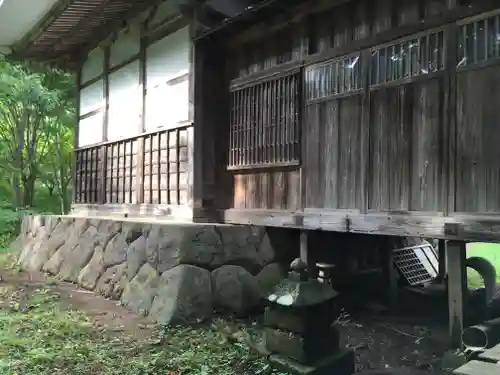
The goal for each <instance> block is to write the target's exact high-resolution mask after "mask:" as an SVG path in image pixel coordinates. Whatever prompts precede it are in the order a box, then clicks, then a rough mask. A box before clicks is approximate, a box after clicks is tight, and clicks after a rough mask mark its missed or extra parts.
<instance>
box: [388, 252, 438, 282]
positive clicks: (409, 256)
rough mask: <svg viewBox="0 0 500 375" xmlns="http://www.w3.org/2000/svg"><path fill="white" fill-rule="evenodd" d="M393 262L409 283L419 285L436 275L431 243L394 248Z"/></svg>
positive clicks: (434, 255)
mask: <svg viewBox="0 0 500 375" xmlns="http://www.w3.org/2000/svg"><path fill="white" fill-rule="evenodd" d="M393 251H394V264H395V266H396V268H397V269H398V270H399V272H401V274H402V275H403V277H404V278H405V279H406V281H407V282H408V284H410V285H412V286H413V285H421V284H424V283H427V282H430V281H432V280H433V279H434V278H436V277H437V275H438V267H439V266H438V260H437V256H436V253H435V252H434V249H433V248H432V246H431V245H429V244H425V245H420V246H413V247H406V248H402V249H395V250H393Z"/></svg>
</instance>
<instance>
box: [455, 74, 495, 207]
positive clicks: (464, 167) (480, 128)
mask: <svg viewBox="0 0 500 375" xmlns="http://www.w3.org/2000/svg"><path fill="white" fill-rule="evenodd" d="M499 96H500V72H499V71H498V68H497V67H488V68H484V69H481V70H473V71H467V72H461V73H459V75H458V79H457V145H456V148H457V149H456V157H457V161H456V171H457V173H456V182H457V185H456V201H457V207H456V210H457V212H500V164H499V163H498V145H499V144H500V132H499V131H498V117H499V115H500V109H499V108H500V107H499V106H498V103H497V100H496V98H498V97H499Z"/></svg>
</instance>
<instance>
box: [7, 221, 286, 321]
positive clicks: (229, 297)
mask: <svg viewBox="0 0 500 375" xmlns="http://www.w3.org/2000/svg"><path fill="white" fill-rule="evenodd" d="M270 237H271V236H270V235H269V233H268V232H267V231H266V229H264V228H258V227H251V226H227V225H205V224H179V223H175V224H174V223H162V224H151V223H146V222H131V221H116V220H112V219H109V220H108V219H88V218H75V217H56V216H26V217H25V218H24V220H23V223H22V226H21V234H20V236H19V237H18V238H17V240H16V241H15V242H14V243H13V244H12V249H13V251H16V252H17V254H18V258H17V260H18V264H19V265H20V266H21V268H22V269H24V270H29V271H43V272H46V273H48V274H51V275H53V276H55V277H56V278H58V279H60V280H64V281H68V282H73V283H76V284H78V285H79V286H81V287H83V288H85V289H88V290H91V291H94V292H95V293H98V294H101V295H103V296H105V297H108V298H113V299H116V300H120V301H121V303H122V304H123V305H125V306H126V307H128V308H129V309H130V310H132V311H134V312H136V313H138V314H141V315H145V316H149V317H150V318H152V319H153V320H155V321H157V322H159V323H162V324H178V323H180V324H183V323H192V322H196V321H200V320H204V319H207V318H210V316H211V315H212V311H213V310H214V309H217V310H222V311H227V312H230V313H234V314H237V315H245V314H247V313H248V312H250V311H251V310H252V309H254V308H255V307H257V306H258V305H259V303H260V302H261V297H262V296H264V295H265V294H266V293H267V292H268V291H269V289H270V288H271V287H272V286H274V285H275V284H277V283H278V282H279V281H281V279H282V278H283V277H284V270H283V267H282V265H286V264H288V262H289V257H290V256H292V255H293V254H287V250H289V249H287V248H286V247H287V246H286V245H283V243H281V244H280V245H273V244H272V241H271V238H270ZM278 248H279V250H281V251H282V253H281V254H280V253H279V252H278V251H277V249H278ZM283 251H284V252H283Z"/></svg>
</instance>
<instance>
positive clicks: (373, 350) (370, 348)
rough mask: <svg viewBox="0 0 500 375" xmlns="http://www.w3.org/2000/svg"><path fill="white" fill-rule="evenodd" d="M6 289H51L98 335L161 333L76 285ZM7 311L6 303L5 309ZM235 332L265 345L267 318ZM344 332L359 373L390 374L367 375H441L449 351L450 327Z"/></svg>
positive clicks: (378, 321) (397, 325)
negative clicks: (403, 374) (402, 373)
mask: <svg viewBox="0 0 500 375" xmlns="http://www.w3.org/2000/svg"><path fill="white" fill-rule="evenodd" d="M0 288H12V289H14V290H15V291H16V292H17V293H19V294H20V295H21V296H22V295H23V294H25V295H26V296H28V295H29V293H30V291H32V290H34V289H36V288H48V289H49V290H50V291H51V293H55V294H57V295H59V296H60V300H61V302H62V303H63V304H64V305H65V306H68V308H71V309H74V310H79V311H83V312H85V313H86V314H87V315H88V316H89V317H90V318H91V320H92V322H93V325H94V326H95V327H97V329H98V330H103V331H104V330H105V331H106V332H107V333H111V334H113V333H114V332H116V334H120V335H121V334H127V335H131V336H133V337H135V338H137V339H139V340H142V339H145V338H147V337H149V336H151V335H153V334H154V331H155V328H154V325H153V324H152V322H150V321H148V320H147V319H145V318H143V317H139V316H137V315H135V314H133V313H131V312H129V311H128V310H126V309H125V308H124V307H122V306H120V304H119V303H118V302H117V301H111V300H107V299H105V298H102V297H100V296H96V295H94V294H92V293H90V292H88V291H85V290H82V289H79V288H77V287H76V286H74V285H72V284H68V283H62V282H56V281H54V280H51V279H50V278H46V277H44V275H42V274H39V273H25V272H9V271H4V272H2V282H1V283H0ZM22 299H23V298H22V297H21V304H22ZM3 307H4V306H2V304H1V302H0V309H2V308H3ZM21 308H22V306H21ZM233 326H234V328H235V329H240V328H242V327H247V328H250V329H251V330H252V332H253V337H256V338H257V339H256V340H259V336H260V328H261V327H262V325H261V317H256V318H255V319H253V320H252V321H245V322H242V321H239V322H233ZM338 327H339V329H340V333H341V337H342V341H343V344H344V345H346V346H348V347H350V348H352V349H354V351H355V354H356V360H357V364H356V368H357V371H359V372H365V371H367V370H386V371H387V372H372V371H368V372H367V373H370V374H371V373H377V374H392V373H394V374H398V372H397V370H396V369H400V368H410V369H416V370H417V372H416V374H420V373H421V374H441V372H440V369H439V362H440V359H441V357H442V355H443V353H444V352H445V351H446V349H447V348H446V345H445V342H446V340H445V332H446V331H445V329H444V328H445V327H433V328H429V327H424V326H418V325H415V324H412V323H407V322H401V321H397V320H395V319H392V320H391V319H389V318H388V317H386V316H382V315H380V316H377V315H376V314H371V315H366V316H357V317H353V316H350V315H349V314H347V313H344V314H343V315H342V316H341V317H340V319H339V322H338ZM244 329H246V328H244ZM391 371H395V372H391Z"/></svg>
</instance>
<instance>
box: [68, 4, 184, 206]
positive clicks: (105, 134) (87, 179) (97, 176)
mask: <svg viewBox="0 0 500 375" xmlns="http://www.w3.org/2000/svg"><path fill="white" fill-rule="evenodd" d="M192 49H193V44H192V41H191V20H190V19H188V18H187V17H185V16H182V15H181V13H180V8H179V3H178V2H177V3H175V4H174V3H172V2H171V1H163V2H161V4H157V6H155V7H154V8H153V9H151V13H150V15H149V17H148V18H147V19H146V20H145V21H144V22H143V23H142V24H141V25H140V27H130V28H129V29H127V30H122V31H121V32H119V33H118V30H117V34H116V35H115V37H114V39H113V40H108V41H106V42H103V43H102V45H101V46H100V47H98V48H96V49H95V50H94V51H93V52H92V53H90V54H89V55H88V56H87V59H86V61H85V62H84V63H83V65H82V67H81V72H80V74H79V77H80V78H79V94H80V95H79V109H80V110H79V126H78V133H79V137H77V138H78V141H77V144H76V151H75V153H76V165H75V179H74V184H75V186H74V202H73V203H75V204H76V205H80V206H82V208H85V207H84V206H86V205H88V206H90V205H92V206H94V207H97V210H99V205H108V207H107V208H102V209H103V210H108V211H114V210H115V209H116V210H118V209H119V210H120V212H121V211H123V210H122V208H126V206H127V205H130V206H131V207H132V206H134V208H133V209H134V210H136V209H137V207H139V206H141V205H142V207H141V210H142V208H144V207H145V206H148V205H149V206H150V207H148V209H149V208H151V207H153V206H159V205H161V206H163V207H165V206H184V207H187V208H192V203H193V202H192V196H193V189H192V188H193V160H192V159H193V158H192V151H193V144H192V143H193V133H194V130H193V114H192V113H191V112H192V111H191V109H190V105H191V104H192V98H191V97H190V92H189V91H190V87H191V86H192V74H191V73H192V68H193V67H192V60H193V55H192ZM120 205H121V206H123V207H120ZM110 207H111V208H110ZM174 208H175V207H174ZM125 211H126V210H125ZM188 211H189V210H188ZM148 212H149V211H148Z"/></svg>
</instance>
